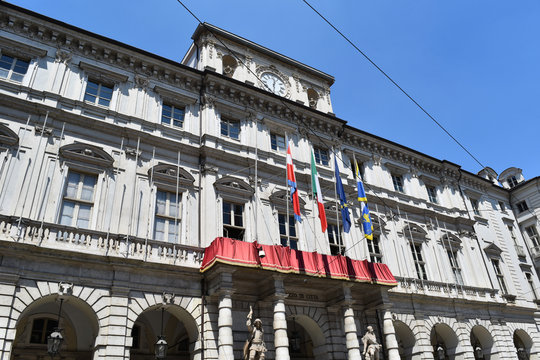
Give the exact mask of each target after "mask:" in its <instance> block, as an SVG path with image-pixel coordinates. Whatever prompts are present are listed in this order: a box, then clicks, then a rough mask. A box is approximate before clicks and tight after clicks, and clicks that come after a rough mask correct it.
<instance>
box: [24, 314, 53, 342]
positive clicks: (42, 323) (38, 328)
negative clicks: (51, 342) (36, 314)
mask: <svg viewBox="0 0 540 360" xmlns="http://www.w3.org/2000/svg"><path fill="white" fill-rule="evenodd" d="M57 327H58V321H57V320H53V319H48V318H38V319H34V321H33V323H32V332H31V333H30V344H46V343H47V337H48V336H49V335H50V334H51V333H52V332H53V331H54V329H55V328H57Z"/></svg>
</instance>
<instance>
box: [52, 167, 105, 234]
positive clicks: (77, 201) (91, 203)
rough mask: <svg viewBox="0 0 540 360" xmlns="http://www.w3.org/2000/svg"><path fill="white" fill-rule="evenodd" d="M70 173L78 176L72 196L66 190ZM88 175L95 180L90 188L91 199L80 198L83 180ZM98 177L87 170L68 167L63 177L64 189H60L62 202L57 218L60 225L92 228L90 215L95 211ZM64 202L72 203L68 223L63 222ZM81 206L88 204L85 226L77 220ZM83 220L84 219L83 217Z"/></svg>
mask: <svg viewBox="0 0 540 360" xmlns="http://www.w3.org/2000/svg"><path fill="white" fill-rule="evenodd" d="M71 174H76V175H78V176H79V180H78V181H77V187H76V190H75V191H76V193H75V197H73V196H69V195H68V190H69V185H70V182H69V178H70V175H71ZM88 177H94V178H95V182H94V185H93V188H92V199H91V200H87V199H83V198H82V194H83V190H84V186H85V184H84V180H85V179H86V178H88ZM98 179H99V175H98V174H94V173H87V172H84V171H80V170H78V169H76V168H75V169H74V168H70V169H68V172H67V175H66V178H65V183H64V189H63V191H62V202H61V206H60V213H59V218H58V223H59V224H60V225H64V226H70V227H77V228H82V229H91V228H92V217H93V215H94V211H95V205H96V201H95V200H96V192H97V185H98ZM66 202H69V203H72V204H73V208H72V209H73V210H72V211H73V212H72V214H71V223H70V224H65V223H64V220H63V218H64V211H65V209H66V207H65V204H66ZM81 206H88V207H89V210H88V211H89V214H88V219H87V221H88V225H87V226H86V227H85V226H81V225H80V224H79V221H80V220H81V218H79V215H80V211H81ZM83 221H84V219H83Z"/></svg>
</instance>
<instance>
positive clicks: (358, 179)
mask: <svg viewBox="0 0 540 360" xmlns="http://www.w3.org/2000/svg"><path fill="white" fill-rule="evenodd" d="M354 165H355V176H356V187H357V189H358V201H364V202H367V197H366V191H365V190H364V184H362V177H361V176H360V169H359V168H358V163H357V162H356V160H354Z"/></svg>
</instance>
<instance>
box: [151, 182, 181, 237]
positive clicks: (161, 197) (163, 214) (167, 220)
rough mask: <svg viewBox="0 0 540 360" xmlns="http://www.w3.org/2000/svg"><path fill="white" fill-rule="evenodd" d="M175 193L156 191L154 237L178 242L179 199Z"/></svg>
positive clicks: (179, 196)
mask: <svg viewBox="0 0 540 360" xmlns="http://www.w3.org/2000/svg"><path fill="white" fill-rule="evenodd" d="M181 199H182V197H181V195H180V194H178V198H176V193H172V192H167V191H161V190H158V191H157V193H156V213H155V221H154V239H156V240H159V241H167V242H171V243H178V242H179V241H178V239H179V237H180V213H181V211H180V201H181Z"/></svg>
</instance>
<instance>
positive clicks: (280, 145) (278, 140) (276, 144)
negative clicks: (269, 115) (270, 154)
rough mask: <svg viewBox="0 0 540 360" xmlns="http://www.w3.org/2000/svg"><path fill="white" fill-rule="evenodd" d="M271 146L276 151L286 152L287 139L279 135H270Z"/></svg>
mask: <svg viewBox="0 0 540 360" xmlns="http://www.w3.org/2000/svg"><path fill="white" fill-rule="evenodd" d="M270 146H271V147H272V150H274V151H280V152H285V151H287V146H286V144H285V137H284V136H281V135H277V134H270Z"/></svg>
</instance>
